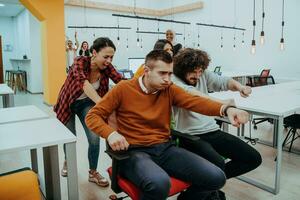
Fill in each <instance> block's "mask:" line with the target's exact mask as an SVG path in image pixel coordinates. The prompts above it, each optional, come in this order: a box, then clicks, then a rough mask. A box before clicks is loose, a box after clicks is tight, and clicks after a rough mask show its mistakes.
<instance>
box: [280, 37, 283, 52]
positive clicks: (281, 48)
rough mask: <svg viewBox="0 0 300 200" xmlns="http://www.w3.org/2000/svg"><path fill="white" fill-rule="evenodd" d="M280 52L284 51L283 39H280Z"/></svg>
mask: <svg viewBox="0 0 300 200" xmlns="http://www.w3.org/2000/svg"><path fill="white" fill-rule="evenodd" d="M280 50H281V51H283V50H284V39H283V38H281V39H280Z"/></svg>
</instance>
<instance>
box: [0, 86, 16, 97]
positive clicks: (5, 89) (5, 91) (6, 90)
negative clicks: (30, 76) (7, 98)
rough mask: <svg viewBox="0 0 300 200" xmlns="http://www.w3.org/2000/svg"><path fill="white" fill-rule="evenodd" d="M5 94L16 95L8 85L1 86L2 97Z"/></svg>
mask: <svg viewBox="0 0 300 200" xmlns="http://www.w3.org/2000/svg"><path fill="white" fill-rule="evenodd" d="M3 94H14V91H13V90H12V89H11V88H10V87H8V85H6V84H0V95H3Z"/></svg>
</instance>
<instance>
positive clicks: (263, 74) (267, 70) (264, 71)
mask: <svg viewBox="0 0 300 200" xmlns="http://www.w3.org/2000/svg"><path fill="white" fill-rule="evenodd" d="M270 71H271V70H270V69H263V70H262V71H261V73H260V77H267V76H269V75H270Z"/></svg>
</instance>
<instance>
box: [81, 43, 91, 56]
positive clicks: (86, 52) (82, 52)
mask: <svg viewBox="0 0 300 200" xmlns="http://www.w3.org/2000/svg"><path fill="white" fill-rule="evenodd" d="M84 43H86V44H87V47H88V48H89V43H88V42H87V41H83V42H82V43H81V47H80V50H79V55H80V56H90V50H89V49H88V48H87V50H86V51H83V50H82V47H83V44H84Z"/></svg>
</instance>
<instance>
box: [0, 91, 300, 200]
mask: <svg viewBox="0 0 300 200" xmlns="http://www.w3.org/2000/svg"><path fill="white" fill-rule="evenodd" d="M0 101H1V100H0ZM0 103H1V102H0ZM15 104H16V106H20V105H29V104H34V105H37V106H38V107H39V108H41V109H43V110H44V111H46V112H48V113H49V114H50V115H51V116H52V117H54V116H55V115H54V113H53V112H52V108H50V107H48V106H46V105H45V104H43V101H42V96H41V95H29V94H18V95H16V98H15ZM1 105H2V104H1ZM77 122H79V121H78V119H77ZM248 128H249V127H246V130H247V131H246V133H247V132H248ZM76 129H77V132H78V142H77V160H78V177H79V194H80V199H83V200H94V199H98V200H107V199H108V197H109V195H110V194H112V193H113V192H112V190H111V189H110V188H101V187H99V186H97V185H95V184H94V183H90V182H88V161H87V139H86V136H85V133H84V130H83V128H82V126H81V124H80V123H77V127H76ZM252 131H253V130H252ZM272 131H273V127H272V124H270V123H268V122H266V123H263V124H261V125H258V130H256V131H254V132H253V133H252V134H253V135H254V136H255V137H259V138H260V139H263V140H267V141H272ZM230 132H231V133H233V134H235V129H234V128H230ZM294 146H295V148H296V149H297V148H298V149H300V140H298V141H296V143H295V144H294ZM254 147H255V148H256V149H258V150H259V152H260V153H261V154H262V157H263V163H262V165H261V166H260V167H259V168H258V169H256V170H254V171H253V172H251V173H249V174H247V177H253V178H255V179H257V180H260V181H262V182H265V183H267V184H269V185H273V182H274V163H275V162H274V158H275V157H276V154H275V150H274V149H273V148H271V147H269V146H266V145H262V144H257V145H255V146H254ZM104 148H105V143H104V140H103V139H101V145H100V151H101V154H100V158H99V166H98V171H99V172H100V173H101V174H102V175H103V176H105V177H108V175H107V173H106V171H105V170H106V168H107V167H108V166H110V165H111V160H110V158H109V157H108V156H107V155H106V154H105V153H104ZM59 150H60V162H61V164H62V162H63V151H62V147H61V146H60V149H59ZM237 151H238V149H237ZM40 162H41V161H40ZM24 166H30V155H29V152H18V153H11V154H6V155H0V173H3V172H6V171H10V170H14V169H18V168H21V167H24ZM66 184H67V181H66V178H63V177H62V178H61V187H62V194H63V198H62V199H63V200H64V199H68V198H67V188H66ZM222 190H223V191H224V192H225V193H226V197H227V199H228V200H258V199H259V200H271V199H272V200H273V199H274V200H298V199H300V197H299V196H300V155H297V154H294V153H288V152H283V161H282V173H281V189H280V193H279V194H278V195H273V194H271V193H269V192H266V191H264V190H261V189H259V188H256V187H254V186H252V185H249V184H247V183H244V182H242V181H239V180H237V179H235V178H233V179H230V180H228V181H227V183H226V185H225V187H224V188H223V189H222ZM0 199H1V198H0ZM169 199H171V200H175V199H176V196H175V197H171V198H169Z"/></svg>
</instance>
